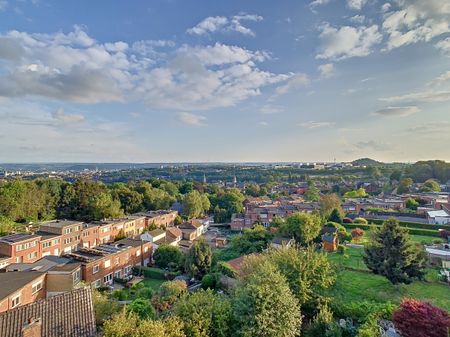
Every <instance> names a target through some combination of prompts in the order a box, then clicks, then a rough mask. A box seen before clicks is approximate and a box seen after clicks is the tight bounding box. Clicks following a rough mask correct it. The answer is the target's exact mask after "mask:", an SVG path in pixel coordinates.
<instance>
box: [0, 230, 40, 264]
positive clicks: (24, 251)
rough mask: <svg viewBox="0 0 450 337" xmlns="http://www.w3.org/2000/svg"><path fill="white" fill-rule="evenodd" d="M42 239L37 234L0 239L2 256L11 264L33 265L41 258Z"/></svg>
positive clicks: (0, 253) (13, 235) (9, 236)
mask: <svg viewBox="0 0 450 337" xmlns="http://www.w3.org/2000/svg"><path fill="white" fill-rule="evenodd" d="M40 240H41V237H40V236H39V235H36V234H11V235H6V236H3V237H1V238H0V255H2V256H7V257H10V258H11V259H10V261H11V262H16V263H22V262H24V263H33V262H35V261H36V260H38V259H40V258H41V247H40Z"/></svg>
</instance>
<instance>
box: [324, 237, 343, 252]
mask: <svg viewBox="0 0 450 337" xmlns="http://www.w3.org/2000/svg"><path fill="white" fill-rule="evenodd" d="M338 243H339V242H338V238H337V235H335V234H332V233H325V234H323V235H322V244H323V249H324V250H325V251H326V252H334V251H336V250H337V246H338Z"/></svg>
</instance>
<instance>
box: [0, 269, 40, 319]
mask: <svg viewBox="0 0 450 337" xmlns="http://www.w3.org/2000/svg"><path fill="white" fill-rule="evenodd" d="M46 276H47V275H46V274H43V275H42V276H40V277H39V278H36V279H34V280H33V281H31V282H30V283H28V284H27V285H26V286H25V287H23V288H22V289H20V290H19V291H16V292H15V293H14V294H12V295H10V296H9V298H8V299H7V300H5V301H4V302H2V303H1V304H0V312H3V311H6V310H9V309H11V306H12V305H11V298H13V297H15V296H16V295H17V294H19V292H20V305H25V304H29V303H33V302H35V301H37V300H40V299H44V298H46V295H47V284H46ZM40 280H42V282H43V283H42V289H41V290H39V291H38V292H36V293H35V294H33V293H32V287H33V284H35V283H37V282H39V281H40Z"/></svg>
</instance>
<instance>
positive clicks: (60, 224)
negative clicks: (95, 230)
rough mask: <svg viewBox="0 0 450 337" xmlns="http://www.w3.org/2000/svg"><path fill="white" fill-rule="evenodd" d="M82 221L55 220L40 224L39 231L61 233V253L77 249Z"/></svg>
mask: <svg viewBox="0 0 450 337" xmlns="http://www.w3.org/2000/svg"><path fill="white" fill-rule="evenodd" d="M83 225H84V223H83V222H81V221H73V220H55V221H50V222H45V223H43V224H41V226H40V231H41V232H46V233H52V234H57V235H61V239H60V240H61V243H60V244H61V253H70V252H71V251H75V250H77V249H78V246H79V245H80V243H81V233H82V230H83Z"/></svg>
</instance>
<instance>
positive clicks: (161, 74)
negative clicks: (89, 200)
mask: <svg viewBox="0 0 450 337" xmlns="http://www.w3.org/2000/svg"><path fill="white" fill-rule="evenodd" d="M449 57H450V0H427V1H421V0H391V1H377V0H314V1H313V0H309V1H306V0H304V1H302V0H280V1H269V0H248V1H234V0H227V1H207V0H203V1H200V0H189V1H186V0H157V1H114V2H111V1H106V0H104V1H48V0H31V1H30V0H22V1H13V0H0V120H1V123H0V154H1V158H0V161H2V162H37V161H41V162H42V161H66V162H67V161H69V162H74V161H89V162H92V161H94V162H177V161H191V162H198V161H202V162H203V161H332V160H333V159H334V158H336V159H337V160H338V161H345V160H353V159H356V158H359V157H372V158H375V159H378V160H384V161H415V160H420V159H436V158H439V159H444V160H450V146H449V145H448V144H450V112H449V107H450V104H449V101H450V69H449V68H450V66H449V64H450V63H449V62H450V58H449Z"/></svg>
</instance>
